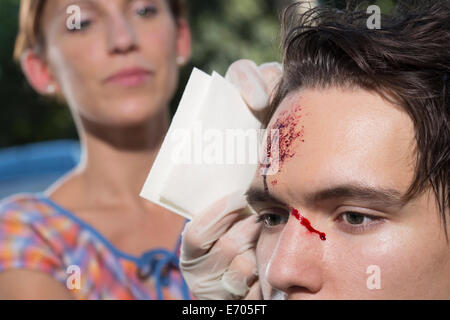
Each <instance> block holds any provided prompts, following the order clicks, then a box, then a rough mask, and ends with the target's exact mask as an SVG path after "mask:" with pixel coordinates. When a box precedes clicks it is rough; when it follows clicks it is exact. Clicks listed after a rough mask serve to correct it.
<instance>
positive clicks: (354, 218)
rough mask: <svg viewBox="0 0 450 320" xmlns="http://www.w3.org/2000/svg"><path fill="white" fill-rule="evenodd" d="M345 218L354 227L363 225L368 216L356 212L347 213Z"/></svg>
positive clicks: (344, 215)
mask: <svg viewBox="0 0 450 320" xmlns="http://www.w3.org/2000/svg"><path fill="white" fill-rule="evenodd" d="M343 217H344V220H345V221H346V222H348V223H349V224H353V225H359V224H362V223H363V222H364V220H365V219H367V216H365V215H362V214H360V213H356V212H346V213H344V214H343Z"/></svg>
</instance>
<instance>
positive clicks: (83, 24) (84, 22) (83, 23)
mask: <svg viewBox="0 0 450 320" xmlns="http://www.w3.org/2000/svg"><path fill="white" fill-rule="evenodd" d="M91 23H92V21H91V20H82V21H81V22H80V25H79V27H75V26H74V27H73V28H69V31H71V32H77V31H82V30H85V29H87V28H88V27H89V26H90V25H91Z"/></svg>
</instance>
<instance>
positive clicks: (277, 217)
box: [257, 213, 288, 228]
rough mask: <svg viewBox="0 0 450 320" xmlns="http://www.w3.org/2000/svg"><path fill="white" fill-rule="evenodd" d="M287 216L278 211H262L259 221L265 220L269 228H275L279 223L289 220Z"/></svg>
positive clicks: (265, 224)
mask: <svg viewBox="0 0 450 320" xmlns="http://www.w3.org/2000/svg"><path fill="white" fill-rule="evenodd" d="M287 220H288V219H287V217H286V216H284V215H281V214H276V213H260V214H259V215H258V219H257V222H264V226H265V227H267V228H273V227H275V226H277V225H279V224H284V223H286V222H287Z"/></svg>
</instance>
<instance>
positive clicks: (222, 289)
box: [180, 60, 281, 300]
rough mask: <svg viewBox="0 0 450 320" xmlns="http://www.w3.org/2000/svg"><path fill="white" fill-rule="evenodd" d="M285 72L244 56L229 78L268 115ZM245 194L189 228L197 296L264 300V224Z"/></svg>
mask: <svg viewBox="0 0 450 320" xmlns="http://www.w3.org/2000/svg"><path fill="white" fill-rule="evenodd" d="M280 76H281V65H279V64H277V63H267V64H263V65H261V66H260V67H258V66H257V65H256V64H255V63H254V62H252V61H250V60H239V61H236V62H235V63H233V64H232V65H231V66H230V68H229V69H228V71H227V73H226V76H225V78H226V79H227V80H229V81H230V82H232V83H233V84H234V85H235V86H236V87H237V88H238V89H239V90H240V92H241V95H242V97H243V99H244V100H245V102H246V103H247V105H248V107H249V108H250V109H251V110H252V111H253V112H254V113H255V114H256V115H257V116H260V117H261V118H262V117H263V115H264V110H265V109H266V108H267V106H268V104H269V101H270V98H271V95H272V92H273V89H274V87H275V86H276V84H277V82H278V80H279V78H280ZM242 193H243V192H239V193H236V194H232V195H229V196H228V197H226V198H225V199H222V200H220V201H218V202H216V203H215V204H214V205H212V206H211V207H210V208H209V209H207V210H206V211H205V212H203V213H200V214H198V215H196V216H195V217H194V219H193V220H192V221H190V222H189V223H187V224H186V226H185V229H184V231H183V235H182V237H183V239H182V244H181V254H180V269H181V272H182V273H183V277H184V279H185V280H186V282H187V284H188V286H189V288H190V290H191V292H192V294H193V295H194V296H195V297H196V298H197V299H205V300H206V299H212V300H219V299H242V298H245V299H262V296H261V290H260V287H259V282H258V275H257V267H256V256H255V244H256V241H257V239H258V236H259V232H260V228H261V225H260V224H257V223H256V216H255V215H252V214H249V212H248V210H245V208H246V207H247V202H246V200H245V198H244V196H243V195H242Z"/></svg>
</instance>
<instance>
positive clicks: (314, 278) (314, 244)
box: [265, 216, 323, 294]
mask: <svg viewBox="0 0 450 320" xmlns="http://www.w3.org/2000/svg"><path fill="white" fill-rule="evenodd" d="M322 256H323V241H322V240H321V239H320V237H319V236H318V235H317V234H316V233H312V232H310V231H308V229H307V228H305V227H304V226H302V225H301V224H300V223H299V221H298V220H297V219H295V217H294V216H290V217H289V220H288V222H287V224H286V226H285V227H284V229H283V231H282V232H281V234H280V236H279V238H278V242H277V244H276V246H275V249H274V251H273V253H272V255H271V258H270V260H269V263H268V264H267V268H266V275H265V276H266V280H267V282H268V283H269V284H270V285H271V287H273V288H274V289H277V290H279V291H282V292H284V293H286V294H292V293H296V292H297V293H300V292H301V293H310V294H312V293H317V292H318V291H320V289H321V288H322V280H323V279H322V265H321V261H322Z"/></svg>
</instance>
